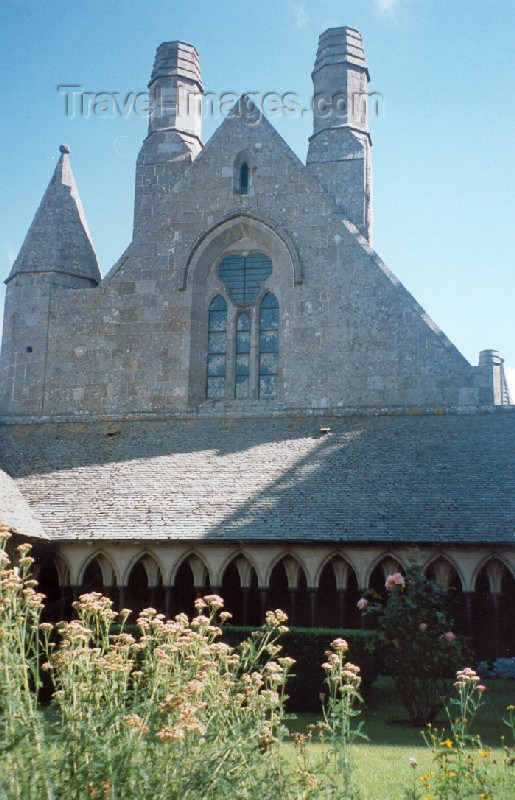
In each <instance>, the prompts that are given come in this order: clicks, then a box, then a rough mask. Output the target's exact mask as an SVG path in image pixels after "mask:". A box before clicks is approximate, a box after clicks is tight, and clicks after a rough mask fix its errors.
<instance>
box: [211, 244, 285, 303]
mask: <svg viewBox="0 0 515 800" xmlns="http://www.w3.org/2000/svg"><path fill="white" fill-rule="evenodd" d="M271 274H272V262H271V261H270V259H269V258H268V256H265V254H264V253H250V255H248V256H242V255H240V254H239V253H231V255H228V256H225V257H224V258H222V260H221V261H220V263H219V265H218V275H219V277H220V280H222V281H223V282H224V283H225V285H226V286H227V290H228V292H229V295H230V297H231V300H233V301H234V302H235V303H236V304H237V305H239V306H245V305H248V304H249V303H252V302H253V301H254V300H255V299H256V297H257V296H258V294H259V291H260V289H261V286H262V284H263V281H265V280H266V279H267V278H268V277H269V276H270V275H271Z"/></svg>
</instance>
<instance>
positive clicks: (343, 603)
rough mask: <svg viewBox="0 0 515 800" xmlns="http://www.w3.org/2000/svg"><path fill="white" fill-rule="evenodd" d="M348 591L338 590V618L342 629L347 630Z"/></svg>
mask: <svg viewBox="0 0 515 800" xmlns="http://www.w3.org/2000/svg"><path fill="white" fill-rule="evenodd" d="M348 606H349V602H348V597H347V589H338V616H339V620H338V621H339V625H340V628H345V626H346V624H347V618H348V614H349V608H348Z"/></svg>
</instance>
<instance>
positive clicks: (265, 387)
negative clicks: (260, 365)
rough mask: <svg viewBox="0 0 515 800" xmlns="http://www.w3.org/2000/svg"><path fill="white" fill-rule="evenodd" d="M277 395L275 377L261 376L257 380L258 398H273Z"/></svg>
mask: <svg viewBox="0 0 515 800" xmlns="http://www.w3.org/2000/svg"><path fill="white" fill-rule="evenodd" d="M276 394H277V375H261V376H260V378H259V396H260V397H264V398H267V397H275V395H276Z"/></svg>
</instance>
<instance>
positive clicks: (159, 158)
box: [134, 42, 202, 234]
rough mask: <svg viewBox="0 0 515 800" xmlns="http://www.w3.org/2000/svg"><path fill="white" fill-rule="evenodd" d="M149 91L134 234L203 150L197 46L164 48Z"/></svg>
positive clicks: (170, 44) (174, 44)
mask: <svg viewBox="0 0 515 800" xmlns="http://www.w3.org/2000/svg"><path fill="white" fill-rule="evenodd" d="M148 87H149V92H150V115H149V125H148V136H147V138H146V139H145V141H144V143H143V146H142V148H141V150H140V154H139V157H138V161H137V165H136V193H135V208H134V233H135V234H136V233H137V232H138V231H139V230H141V228H142V227H144V225H145V221H146V220H147V219H148V218H149V217H150V216H151V215H152V209H153V208H154V206H155V204H156V203H157V202H158V201H159V200H160V199H161V197H162V195H163V194H164V193H166V192H167V191H169V190H170V187H171V186H172V185H173V184H175V183H176V182H177V181H178V180H180V179H181V178H182V177H183V175H184V171H185V169H186V168H187V166H189V164H191V162H192V160H193V159H194V158H195V156H196V155H197V154H198V153H199V152H200V150H201V149H202V141H201V133H202V131H201V127H202V81H201V77H200V64H199V57H198V53H197V51H196V49H195V48H194V47H193V45H191V44H186V43H185V42H163V43H162V44H160V45H159V47H158V48H157V52H156V57H155V61H154V68H153V70H152V75H151V77H150V83H149V85H148Z"/></svg>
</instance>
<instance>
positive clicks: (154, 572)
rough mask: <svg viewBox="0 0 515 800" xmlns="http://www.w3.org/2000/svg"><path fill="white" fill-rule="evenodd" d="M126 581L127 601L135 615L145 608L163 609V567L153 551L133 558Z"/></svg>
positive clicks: (128, 567) (127, 571)
mask: <svg viewBox="0 0 515 800" xmlns="http://www.w3.org/2000/svg"><path fill="white" fill-rule="evenodd" d="M124 583H125V585H126V587H127V588H126V593H125V594H126V597H125V602H126V605H127V606H128V608H130V609H131V611H132V612H133V615H134V617H137V615H138V614H139V613H140V612H141V611H142V610H143V609H144V608H149V607H150V608H155V609H156V610H158V611H162V610H163V607H164V597H163V569H162V566H161V565H160V563H159V560H158V559H157V558H156V556H155V555H154V554H153V553H150V552H148V551H143V552H140V553H137V554H136V555H135V556H134V558H132V559H131V561H130V562H129V564H128V565H127V569H126V570H125V575H124Z"/></svg>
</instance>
